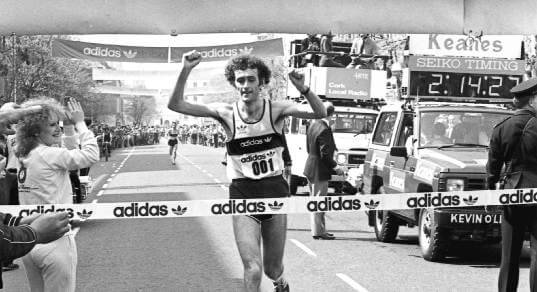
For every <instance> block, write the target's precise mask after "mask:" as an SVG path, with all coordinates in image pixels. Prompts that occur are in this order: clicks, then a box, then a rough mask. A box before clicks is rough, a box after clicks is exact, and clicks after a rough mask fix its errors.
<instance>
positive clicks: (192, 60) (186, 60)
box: [183, 50, 201, 69]
mask: <svg viewBox="0 0 537 292" xmlns="http://www.w3.org/2000/svg"><path fill="white" fill-rule="evenodd" d="M200 62H201V54H200V53H199V52H198V51H196V50H194V51H190V52H188V53H185V54H184V55H183V67H186V68H189V69H192V68H194V67H196V66H197V65H198V64H199V63H200Z"/></svg>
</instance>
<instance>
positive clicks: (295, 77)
mask: <svg viewBox="0 0 537 292" xmlns="http://www.w3.org/2000/svg"><path fill="white" fill-rule="evenodd" d="M289 80H291V82H292V83H293V85H294V86H295V87H296V89H298V91H300V92H303V91H304V89H305V85H304V74H302V73H300V72H298V71H296V70H294V69H293V70H291V71H290V72H289Z"/></svg>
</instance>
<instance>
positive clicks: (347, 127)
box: [330, 113, 377, 134]
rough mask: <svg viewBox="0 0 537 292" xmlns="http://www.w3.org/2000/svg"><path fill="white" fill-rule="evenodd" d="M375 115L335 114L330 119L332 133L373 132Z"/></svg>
mask: <svg viewBox="0 0 537 292" xmlns="http://www.w3.org/2000/svg"><path fill="white" fill-rule="evenodd" d="M376 118H377V115H376V114H362V113H335V114H334V115H333V116H332V117H331V118H330V120H331V123H330V124H331V125H332V124H334V125H335V126H334V133H355V134H368V133H371V131H373V124H374V123H375V119H376Z"/></svg>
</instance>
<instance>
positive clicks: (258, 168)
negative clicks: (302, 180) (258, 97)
mask: <svg viewBox="0 0 537 292" xmlns="http://www.w3.org/2000/svg"><path fill="white" fill-rule="evenodd" d="M271 107H272V105H271V102H270V100H264V101H263V116H262V117H261V119H260V120H259V121H257V122H252V123H249V122H245V121H244V120H243V119H242V117H241V115H240V114H239V110H238V107H237V103H235V104H234V105H233V136H232V138H231V140H229V141H228V142H226V148H227V169H226V170H227V176H228V179H230V180H232V179H236V178H250V179H262V178H265V177H271V176H276V175H280V174H282V172H283V169H284V163H283V157H282V152H283V149H284V144H283V140H282V135H281V134H280V133H278V131H276V129H275V128H274V123H273V122H272V115H271Z"/></svg>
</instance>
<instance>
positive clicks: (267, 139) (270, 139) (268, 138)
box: [263, 137, 272, 143]
mask: <svg viewBox="0 0 537 292" xmlns="http://www.w3.org/2000/svg"><path fill="white" fill-rule="evenodd" d="M263 141H265V142H267V143H270V141H272V137H267V138H264V139H263Z"/></svg>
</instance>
